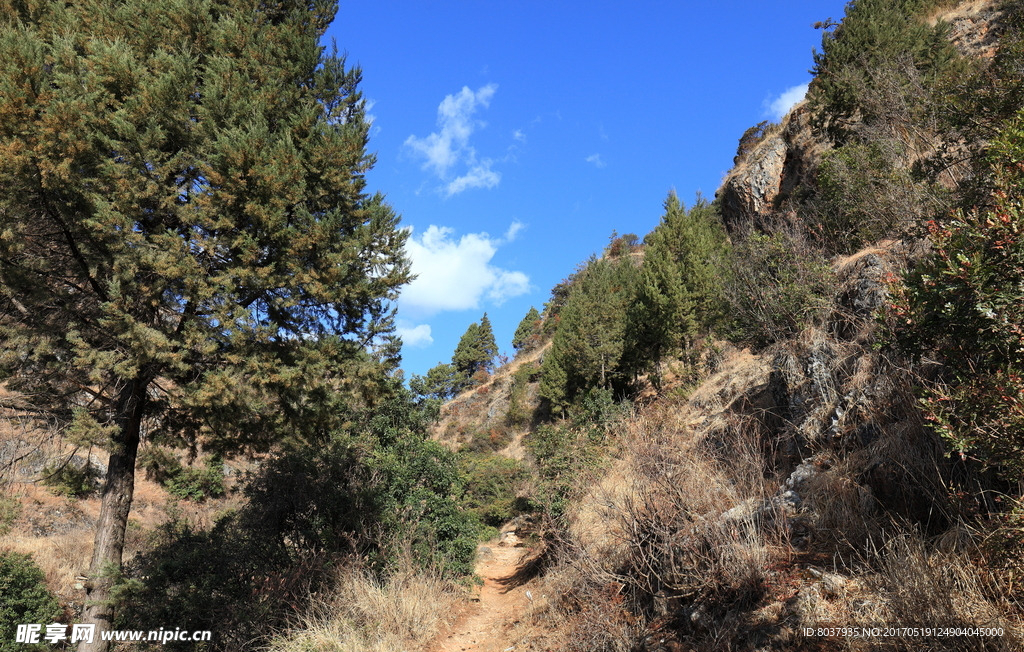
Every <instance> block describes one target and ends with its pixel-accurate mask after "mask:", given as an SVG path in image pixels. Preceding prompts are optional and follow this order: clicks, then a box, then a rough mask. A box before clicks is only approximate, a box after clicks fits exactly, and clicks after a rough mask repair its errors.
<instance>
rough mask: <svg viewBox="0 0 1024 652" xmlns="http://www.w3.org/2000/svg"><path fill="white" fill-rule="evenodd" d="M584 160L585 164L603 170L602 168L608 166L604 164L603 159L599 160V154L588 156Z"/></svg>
mask: <svg viewBox="0 0 1024 652" xmlns="http://www.w3.org/2000/svg"><path fill="white" fill-rule="evenodd" d="M584 160H585V161H586V162H587V163H593V164H594V165H595V166H596V167H599V168H603V167H604V166H606V165H608V164H607V163H605V162H604V159H602V158H601V155H600V154H591V155H590V156H588V157H587V158H585V159H584Z"/></svg>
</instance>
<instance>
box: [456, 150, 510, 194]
mask: <svg viewBox="0 0 1024 652" xmlns="http://www.w3.org/2000/svg"><path fill="white" fill-rule="evenodd" d="M500 182H501V174H500V173H498V172H495V171H494V170H492V169H491V160H490V159H487V160H485V161H482V162H481V163H480V165H476V166H474V167H473V168H472V169H470V170H469V172H467V173H466V174H463V175H462V176H460V177H456V178H454V179H452V180H451V182H449V183H448V185H446V186H445V188H444V191H445V195H446V196H448V197H451V196H452V195H457V194H459V193H460V192H462V191H463V190H469V189H470V188H493V187H495V186H496V185H498V184H499V183H500Z"/></svg>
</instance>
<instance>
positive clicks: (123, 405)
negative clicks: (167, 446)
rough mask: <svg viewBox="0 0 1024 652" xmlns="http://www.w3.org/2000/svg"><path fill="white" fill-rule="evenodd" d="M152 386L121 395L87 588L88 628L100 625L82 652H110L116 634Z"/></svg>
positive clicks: (139, 382) (137, 383)
mask: <svg viewBox="0 0 1024 652" xmlns="http://www.w3.org/2000/svg"><path fill="white" fill-rule="evenodd" d="M148 385H149V382H148V381H147V380H143V379H142V378H136V379H135V380H133V381H132V382H131V383H129V384H128V386H127V387H125V388H124V390H122V392H121V396H120V397H119V398H118V402H117V414H118V421H119V422H120V430H119V432H118V435H117V437H116V438H115V440H114V442H113V446H112V447H111V451H110V461H109V463H108V465H107V478H106V482H105V483H104V485H103V502H102V504H101V506H100V517H99V520H98V521H97V523H96V542H95V545H94V547H93V553H92V565H91V566H90V567H89V582H88V583H87V584H86V593H85V595H86V598H85V600H86V601H85V609H84V610H83V612H82V622H83V623H85V624H91V625H95V626H96V629H95V634H94V636H93V640H92V642H87V641H82V642H81V643H79V645H78V652H107V650H109V648H110V642H109V641H104V640H103V637H102V636H101V632H104V631H109V630H110V629H112V628H113V621H114V605H113V602H112V601H111V589H112V587H113V584H114V579H115V575H116V574H117V573H118V572H119V571H120V570H121V555H122V553H123V552H124V535H125V530H126V529H127V527H128V512H129V511H130V510H131V507H132V496H133V495H134V493H135V458H136V456H137V455H138V452H139V438H140V434H141V430H142V414H143V410H144V406H145V402H146V388H147V386H148Z"/></svg>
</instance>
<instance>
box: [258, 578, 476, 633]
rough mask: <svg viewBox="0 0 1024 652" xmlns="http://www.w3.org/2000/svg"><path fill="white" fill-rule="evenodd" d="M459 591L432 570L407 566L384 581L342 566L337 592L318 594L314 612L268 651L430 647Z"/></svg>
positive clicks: (446, 621) (451, 608) (311, 610)
mask: <svg viewBox="0 0 1024 652" xmlns="http://www.w3.org/2000/svg"><path fill="white" fill-rule="evenodd" d="M458 597H459V592H458V590H457V589H456V588H455V587H453V586H452V585H451V583H449V582H446V581H444V580H441V579H440V578H439V577H438V576H436V575H433V574H431V573H427V572H422V571H416V570H413V568H412V566H411V564H409V563H405V565H404V567H403V570H401V571H399V572H398V573H396V574H395V575H393V576H391V577H390V578H389V579H387V580H385V581H381V580H378V579H376V578H374V577H373V576H371V575H370V574H368V573H367V572H365V571H362V570H359V569H354V568H343V569H341V570H340V571H339V572H338V577H337V581H336V583H335V588H334V592H333V593H332V594H330V595H323V596H317V597H315V598H314V602H313V606H312V607H311V608H310V610H309V612H308V613H307V614H306V616H305V617H304V618H303V619H302V621H301V622H300V623H299V624H297V626H296V627H295V628H294V629H292V630H291V631H289V632H286V633H283V634H282V635H280V636H278V637H277V638H275V639H274V640H273V641H272V642H271V644H270V646H269V647H268V648H266V649H267V652H402V651H412V650H422V649H425V647H424V646H425V645H427V644H428V643H429V642H430V641H431V640H432V639H433V638H434V637H435V636H436V635H437V634H438V633H439V632H440V631H441V629H442V628H443V627H444V626H445V625H446V624H447V623H448V620H449V618H450V617H451V615H452V612H453V607H454V605H455V604H456V602H457V600H458Z"/></svg>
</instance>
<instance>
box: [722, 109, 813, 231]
mask: <svg viewBox="0 0 1024 652" xmlns="http://www.w3.org/2000/svg"><path fill="white" fill-rule="evenodd" d="M828 148H829V144H828V143H827V142H825V141H824V140H822V139H821V138H820V137H818V136H816V135H815V134H814V133H813V131H812V130H811V125H810V113H809V112H808V111H807V107H806V105H805V104H803V103H801V104H798V105H797V106H796V107H795V108H793V110H792V111H790V112H789V113H788V114H787V115H786V116H785V117H784V118H783V119H782V124H781V125H780V126H779V127H777V128H775V129H770V130H768V132H767V133H766V134H765V136H764V137H763V138H762V139H761V142H759V143H758V144H757V145H756V146H755V147H754V148H753V149H752V150H751V151H750V152H748V153H747V154H746V156H744V157H743V158H742V159H741V160H740V161H738V162H737V164H736V166H735V167H734V168H733V169H732V170H731V171H730V172H729V175H728V176H727V177H726V178H725V181H723V182H722V187H721V188H719V189H718V192H717V193H715V196H716V197H718V198H719V199H720V200H721V202H722V219H723V220H724V222H725V226H726V228H727V229H729V231H730V233H735V232H736V231H738V230H742V229H746V228H750V227H751V226H753V227H754V228H758V229H765V228H766V227H768V226H769V224H768V221H769V220H770V219H771V217H772V215H773V214H775V213H776V212H777V211H779V209H780V208H783V207H784V205H785V201H786V200H787V199H789V198H790V196H791V195H792V193H793V191H794V190H795V189H796V188H797V187H799V186H801V185H803V184H805V183H806V182H808V181H809V180H810V179H811V178H813V175H814V171H815V169H816V167H817V161H818V160H819V158H820V157H821V154H822V153H823V152H825V151H826V150H827V149H828Z"/></svg>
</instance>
